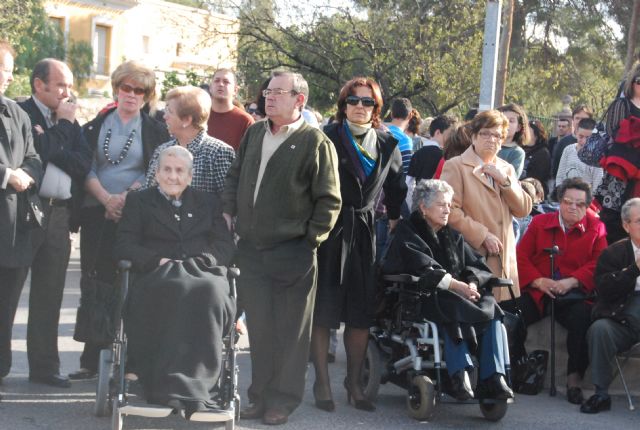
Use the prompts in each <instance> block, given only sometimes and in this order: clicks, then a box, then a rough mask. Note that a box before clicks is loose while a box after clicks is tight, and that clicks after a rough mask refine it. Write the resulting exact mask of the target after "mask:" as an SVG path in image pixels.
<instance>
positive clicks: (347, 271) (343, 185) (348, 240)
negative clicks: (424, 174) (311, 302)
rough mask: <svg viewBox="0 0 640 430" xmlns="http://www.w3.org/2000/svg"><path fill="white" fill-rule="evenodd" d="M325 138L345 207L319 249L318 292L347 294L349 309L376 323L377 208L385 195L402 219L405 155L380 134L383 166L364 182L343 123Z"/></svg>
mask: <svg viewBox="0 0 640 430" xmlns="http://www.w3.org/2000/svg"><path fill="white" fill-rule="evenodd" d="M324 132H325V134H326V135H327V136H328V137H329V139H331V142H332V143H333V145H334V147H335V149H336V153H337V155H338V172H339V176H340V197H341V198H342V207H341V209H340V215H339V216H338V220H337V222H336V224H335V225H334V227H333V229H332V230H331V232H330V233H329V237H328V239H327V240H326V241H324V242H323V243H322V244H321V245H320V247H319V248H318V289H319V290H321V289H325V287H329V286H330V287H334V286H340V288H345V289H347V292H346V294H347V303H348V306H349V307H355V308H356V309H355V310H356V311H357V313H358V314H360V315H367V316H371V318H372V317H373V314H374V311H375V282H374V262H375V219H374V216H375V211H374V205H375V202H376V199H377V198H378V196H379V194H380V192H381V191H382V190H384V194H385V197H384V204H385V205H386V207H387V213H388V215H389V218H391V219H397V218H398V217H399V216H400V206H401V205H402V202H403V201H404V198H405V196H406V194H407V185H406V184H405V181H404V174H403V172H402V155H401V154H400V150H399V149H398V146H397V145H398V141H397V140H396V139H395V138H394V137H393V136H391V134H389V133H385V132H382V131H379V130H376V133H377V137H378V142H377V148H378V160H377V162H376V165H375V167H374V169H373V171H372V172H371V174H370V175H369V176H368V177H366V179H364V180H363V176H364V174H362V173H361V172H358V167H360V164H359V163H360V161H359V159H358V158H357V155H356V152H355V149H354V148H353V146H352V144H351V143H350V141H349V140H348V138H347V136H346V133H345V131H344V128H343V125H342V123H335V124H329V125H328V126H326V127H325V128H324ZM354 313H355V312H354ZM371 321H373V320H372V319H371ZM362 325H363V326H366V325H367V322H366V321H362Z"/></svg>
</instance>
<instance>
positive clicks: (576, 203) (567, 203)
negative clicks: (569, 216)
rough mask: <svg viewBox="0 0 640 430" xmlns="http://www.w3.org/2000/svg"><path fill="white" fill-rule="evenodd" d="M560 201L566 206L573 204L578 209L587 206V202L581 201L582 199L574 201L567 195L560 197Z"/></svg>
mask: <svg viewBox="0 0 640 430" xmlns="http://www.w3.org/2000/svg"><path fill="white" fill-rule="evenodd" d="M562 203H564V204H565V205H567V206H575V207H577V208H578V209H584V208H586V207H587V202H583V201H578V202H575V201H573V200H571V199H569V198H567V197H565V198H563V199H562Z"/></svg>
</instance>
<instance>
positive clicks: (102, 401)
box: [93, 349, 113, 417]
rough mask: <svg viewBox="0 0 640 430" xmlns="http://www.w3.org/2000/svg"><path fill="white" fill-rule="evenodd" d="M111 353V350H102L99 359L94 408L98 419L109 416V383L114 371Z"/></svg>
mask: <svg viewBox="0 0 640 430" xmlns="http://www.w3.org/2000/svg"><path fill="white" fill-rule="evenodd" d="M111 352H112V351H111V350H110V349H103V350H101V351H100V358H99V359H98V383H97V384H96V403H95V405H94V408H93V412H94V413H95V415H96V416H97V417H106V416H107V415H109V381H110V379H111V371H112V369H113V360H112V359H111Z"/></svg>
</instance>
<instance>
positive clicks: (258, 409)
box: [240, 403, 264, 420]
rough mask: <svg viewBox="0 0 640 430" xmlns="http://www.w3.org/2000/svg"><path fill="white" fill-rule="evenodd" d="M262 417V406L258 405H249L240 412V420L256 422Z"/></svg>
mask: <svg viewBox="0 0 640 430" xmlns="http://www.w3.org/2000/svg"><path fill="white" fill-rule="evenodd" d="M263 415H264V406H262V405H261V404H258V403H251V404H250V405H249V406H247V407H246V408H244V409H243V410H241V411H240V418H242V419H243V420H257V419H258V418H262V416H263Z"/></svg>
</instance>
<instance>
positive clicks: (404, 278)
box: [382, 273, 420, 284]
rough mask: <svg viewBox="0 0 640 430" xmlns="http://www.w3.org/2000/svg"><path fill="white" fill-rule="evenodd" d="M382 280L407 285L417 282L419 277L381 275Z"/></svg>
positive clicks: (404, 274)
mask: <svg viewBox="0 0 640 430" xmlns="http://www.w3.org/2000/svg"><path fill="white" fill-rule="evenodd" d="M382 279H383V280H385V281H389V282H400V283H404V284H408V283H411V282H418V281H419V280H420V277H418V276H413V275H409V274H406V273H402V274H399V275H382Z"/></svg>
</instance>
